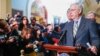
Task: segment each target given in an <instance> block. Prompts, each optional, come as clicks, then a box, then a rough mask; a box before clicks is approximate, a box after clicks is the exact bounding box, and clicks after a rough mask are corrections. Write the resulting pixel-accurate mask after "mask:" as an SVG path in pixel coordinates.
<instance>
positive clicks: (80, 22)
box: [60, 3, 99, 56]
mask: <svg viewBox="0 0 100 56" xmlns="http://www.w3.org/2000/svg"><path fill="white" fill-rule="evenodd" d="M82 10H83V7H82V6H81V5H80V4H79V3H74V4H72V5H71V6H70V13H71V14H70V15H71V18H72V19H73V21H71V22H69V23H66V26H65V28H64V31H67V32H66V37H64V38H62V39H61V41H60V43H61V44H62V45H65V46H81V47H85V48H88V47H89V49H90V51H91V53H93V54H95V55H97V48H98V47H99V35H98V31H97V27H96V25H95V22H93V21H91V20H88V19H86V18H85V17H83V16H82V12H83V11H82ZM90 45H91V46H90ZM82 53H83V54H79V55H78V56H88V54H84V52H82Z"/></svg>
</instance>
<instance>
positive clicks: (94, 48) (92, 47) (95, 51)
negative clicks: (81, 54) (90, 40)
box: [90, 46, 97, 55]
mask: <svg viewBox="0 0 100 56" xmlns="http://www.w3.org/2000/svg"><path fill="white" fill-rule="evenodd" d="M90 51H92V52H93V53H94V54H95V55H97V48H96V46H91V48H90Z"/></svg>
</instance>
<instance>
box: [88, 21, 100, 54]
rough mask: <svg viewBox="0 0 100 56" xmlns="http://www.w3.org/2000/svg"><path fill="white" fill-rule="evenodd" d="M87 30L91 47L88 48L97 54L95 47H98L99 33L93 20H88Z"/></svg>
mask: <svg viewBox="0 0 100 56" xmlns="http://www.w3.org/2000/svg"><path fill="white" fill-rule="evenodd" d="M88 23H89V32H90V41H91V48H90V50H91V51H92V52H93V53H94V54H97V48H98V47H99V44H100V43H99V42H100V38H99V34H98V29H97V25H96V23H95V22H94V21H89V22H88Z"/></svg>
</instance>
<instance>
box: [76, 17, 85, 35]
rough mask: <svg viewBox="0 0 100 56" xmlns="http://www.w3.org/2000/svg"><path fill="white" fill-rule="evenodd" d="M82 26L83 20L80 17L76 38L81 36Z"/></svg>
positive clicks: (83, 24)
mask: <svg viewBox="0 0 100 56" xmlns="http://www.w3.org/2000/svg"><path fill="white" fill-rule="evenodd" d="M84 26H85V19H84V18H83V17H82V18H81V22H80V25H79V28H78V31H77V34H76V37H77V36H79V35H81V32H82V30H83V29H84Z"/></svg>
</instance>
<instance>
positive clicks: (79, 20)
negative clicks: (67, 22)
mask: <svg viewBox="0 0 100 56" xmlns="http://www.w3.org/2000/svg"><path fill="white" fill-rule="evenodd" d="M81 18H82V16H80V17H79V19H74V21H78V26H79V25H80V22H81Z"/></svg>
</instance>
